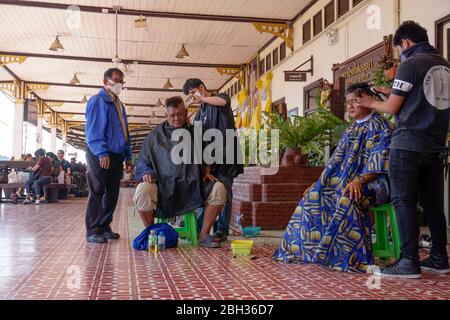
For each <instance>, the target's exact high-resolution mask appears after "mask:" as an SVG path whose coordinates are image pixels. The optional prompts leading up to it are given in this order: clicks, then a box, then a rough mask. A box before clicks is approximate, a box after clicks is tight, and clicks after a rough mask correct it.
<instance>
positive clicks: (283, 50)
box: [280, 42, 286, 62]
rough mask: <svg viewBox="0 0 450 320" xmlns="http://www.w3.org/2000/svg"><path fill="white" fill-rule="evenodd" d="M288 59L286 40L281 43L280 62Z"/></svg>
mask: <svg viewBox="0 0 450 320" xmlns="http://www.w3.org/2000/svg"><path fill="white" fill-rule="evenodd" d="M284 59H286V42H283V43H282V44H280V62H281V61H283V60H284Z"/></svg>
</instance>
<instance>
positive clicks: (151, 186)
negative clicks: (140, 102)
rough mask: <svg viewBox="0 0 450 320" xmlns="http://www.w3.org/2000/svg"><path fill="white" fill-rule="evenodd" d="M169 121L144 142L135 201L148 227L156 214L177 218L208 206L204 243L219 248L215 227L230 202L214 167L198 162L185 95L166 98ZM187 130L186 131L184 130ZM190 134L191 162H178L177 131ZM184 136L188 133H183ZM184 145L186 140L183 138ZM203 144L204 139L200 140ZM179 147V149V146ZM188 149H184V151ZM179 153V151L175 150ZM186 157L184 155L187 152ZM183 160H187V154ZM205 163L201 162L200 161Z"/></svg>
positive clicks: (138, 162)
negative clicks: (211, 234)
mask: <svg viewBox="0 0 450 320" xmlns="http://www.w3.org/2000/svg"><path fill="white" fill-rule="evenodd" d="M166 108H167V110H166V113H167V121H164V122H163V123H161V124H160V125H159V126H157V127H156V128H155V129H154V130H153V131H152V132H150V133H149V135H148V136H147V138H146V139H145V141H144V144H143V145H142V149H141V152H140V153H139V159H138V161H137V164H136V179H137V181H142V182H141V183H140V184H139V185H138V187H137V189H136V192H135V194H134V197H133V202H134V205H135V207H136V209H137V210H138V211H139V213H140V215H141V219H142V221H143V223H144V225H145V226H146V227H148V226H150V225H152V224H153V222H154V218H155V216H158V217H161V218H169V217H175V216H180V215H183V214H185V213H186V212H188V211H192V210H195V209H197V208H200V207H204V206H205V204H206V208H205V213H204V220H203V227H202V230H201V232H200V236H199V237H200V239H199V240H200V245H201V246H204V247H207V248H218V247H220V243H219V242H217V241H215V240H214V237H212V236H210V235H209V233H210V231H211V227H212V225H213V224H214V221H215V220H216V218H217V216H218V215H219V213H220V212H221V211H222V209H223V208H224V206H225V203H226V201H227V191H226V189H225V186H224V185H223V184H222V183H221V182H220V181H219V180H218V179H217V178H215V177H214V176H213V175H212V174H211V167H210V166H203V165H202V164H195V163H196V162H195V161H194V154H195V148H194V127H193V126H192V125H190V124H189V123H188V122H187V108H186V107H185V104H184V101H183V99H182V98H181V97H172V98H169V99H167V100H166ZM177 130H178V132H175V131H177ZM183 130H185V131H183ZM174 132H175V133H176V134H178V133H181V132H184V133H189V138H190V141H188V142H187V144H188V145H189V146H190V147H191V150H190V157H188V158H187V159H188V161H187V162H188V163H186V161H183V162H182V163H180V164H177V163H175V162H177V161H173V159H172V156H173V155H172V151H174V150H173V149H174V148H175V147H177V148H178V147H179V144H180V142H179V141H178V139H177V140H176V141H172V135H173V133H174ZM182 137H183V138H182V139H184V138H185V135H182ZM182 143H183V144H185V143H186V141H184V140H183V141H182ZM198 143H199V144H200V149H201V148H202V146H201V141H199V142H198ZM176 150H178V149H176ZM183 152H184V150H183ZM174 153H175V154H177V155H179V153H177V152H174ZM183 156H184V155H183ZM183 159H186V158H184V157H183ZM197 162H201V161H197Z"/></svg>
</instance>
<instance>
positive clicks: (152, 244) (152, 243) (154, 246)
mask: <svg viewBox="0 0 450 320" xmlns="http://www.w3.org/2000/svg"><path fill="white" fill-rule="evenodd" d="M157 250H158V237H157V236H156V233H155V230H152V231H150V235H149V236H148V251H149V252H152V251H155V252H156V251H157Z"/></svg>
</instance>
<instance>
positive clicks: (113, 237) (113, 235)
mask: <svg viewBox="0 0 450 320" xmlns="http://www.w3.org/2000/svg"><path fill="white" fill-rule="evenodd" d="M103 236H104V237H105V238H106V239H108V240H118V239H120V234H118V233H116V232H113V231H112V230H111V231H105V232H103Z"/></svg>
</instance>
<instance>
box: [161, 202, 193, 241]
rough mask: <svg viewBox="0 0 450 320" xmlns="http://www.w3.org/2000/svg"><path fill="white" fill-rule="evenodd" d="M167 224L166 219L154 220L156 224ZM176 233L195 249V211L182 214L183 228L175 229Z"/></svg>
mask: <svg viewBox="0 0 450 320" xmlns="http://www.w3.org/2000/svg"><path fill="white" fill-rule="evenodd" d="M164 222H165V223H167V219H164V218H156V223H164ZM175 230H176V232H178V234H179V235H180V238H183V239H184V238H186V239H187V240H188V241H190V242H191V243H192V245H193V246H194V247H195V246H197V245H198V233H197V216H196V215H195V211H190V212H187V213H185V214H184V227H182V228H175Z"/></svg>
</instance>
